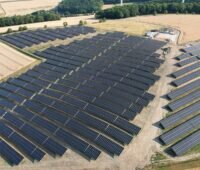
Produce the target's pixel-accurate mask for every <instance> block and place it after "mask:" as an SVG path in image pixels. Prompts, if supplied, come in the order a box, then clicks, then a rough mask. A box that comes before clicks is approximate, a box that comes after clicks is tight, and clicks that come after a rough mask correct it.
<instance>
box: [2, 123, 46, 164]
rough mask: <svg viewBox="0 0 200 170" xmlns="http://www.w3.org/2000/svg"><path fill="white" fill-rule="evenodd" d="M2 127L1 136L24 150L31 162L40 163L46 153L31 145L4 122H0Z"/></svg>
mask: <svg viewBox="0 0 200 170" xmlns="http://www.w3.org/2000/svg"><path fill="white" fill-rule="evenodd" d="M0 127H1V128H0V134H1V136H3V137H5V138H6V140H8V141H9V142H11V143H12V144H13V145H15V146H16V147H17V148H19V149H20V150H22V151H23V153H24V154H26V155H27V156H28V157H29V158H30V159H31V160H33V161H34V160H37V161H40V160H41V159H42V158H43V156H44V155H45V153H44V152H42V151H41V150H40V149H38V148H37V147H36V146H35V145H34V144H32V143H30V142H29V141H28V140H27V139H25V138H24V137H22V136H21V135H19V134H18V133H16V132H15V131H13V130H12V129H11V128H10V127H9V126H7V125H6V124H4V123H2V122H0Z"/></svg>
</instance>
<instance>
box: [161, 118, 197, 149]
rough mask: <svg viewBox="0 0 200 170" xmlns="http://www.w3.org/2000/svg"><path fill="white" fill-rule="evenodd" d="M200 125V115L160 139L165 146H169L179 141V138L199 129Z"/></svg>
mask: <svg viewBox="0 0 200 170" xmlns="http://www.w3.org/2000/svg"><path fill="white" fill-rule="evenodd" d="M199 124H200V115H198V116H196V117H194V118H192V119H190V120H188V121H186V122H184V123H182V124H181V125H179V126H177V127H175V128H173V129H172V130H170V131H168V132H166V133H164V134H162V135H161V136H160V139H161V140H162V141H163V142H164V143H165V145H168V144H170V143H172V142H173V141H175V140H177V139H178V138H180V137H181V136H184V135H187V134H188V133H189V132H191V131H192V130H194V129H196V128H198V127H199Z"/></svg>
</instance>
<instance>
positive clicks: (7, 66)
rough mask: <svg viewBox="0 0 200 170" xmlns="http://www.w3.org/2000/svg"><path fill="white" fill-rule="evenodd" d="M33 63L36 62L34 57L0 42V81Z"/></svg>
mask: <svg viewBox="0 0 200 170" xmlns="http://www.w3.org/2000/svg"><path fill="white" fill-rule="evenodd" d="M34 63H36V60H35V59H33V58H31V57H28V56H26V55H24V54H22V53H20V52H18V51H16V50H14V49H13V48H11V47H9V46H7V45H5V44H3V43H0V81H1V80H3V79H5V78H7V77H9V76H11V75H13V74H14V75H15V74H17V73H19V72H23V71H24V70H26V69H27V68H29V67H30V66H31V65H34Z"/></svg>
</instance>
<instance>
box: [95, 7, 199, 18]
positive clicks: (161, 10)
mask: <svg viewBox="0 0 200 170" xmlns="http://www.w3.org/2000/svg"><path fill="white" fill-rule="evenodd" d="M167 13H184V14H186V13H190V14H200V3H184V4H182V3H143V4H132V5H124V6H115V7H113V8H110V9H106V10H101V11H99V12H97V13H96V18H107V19H120V18H127V17H133V16H137V15H149V14H154V15H156V14H167Z"/></svg>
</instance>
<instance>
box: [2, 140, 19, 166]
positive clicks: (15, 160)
mask: <svg viewBox="0 0 200 170" xmlns="http://www.w3.org/2000/svg"><path fill="white" fill-rule="evenodd" d="M0 155H1V158H3V159H5V160H6V161H7V162H8V163H9V164H11V165H12V166H13V165H18V164H19V163H20V162H21V161H22V160H23V156H22V155H21V154H20V153H18V152H17V151H16V150H15V149H14V148H12V147H11V146H10V145H8V144H7V143H6V142H5V141H3V140H2V139H0Z"/></svg>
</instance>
